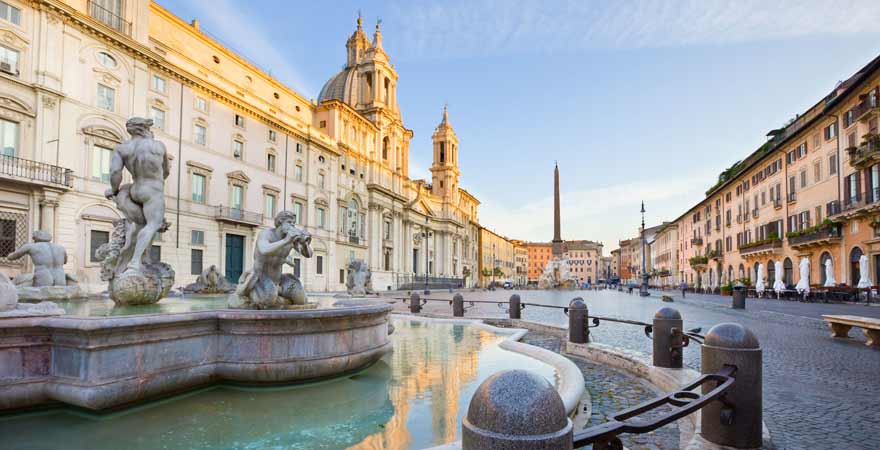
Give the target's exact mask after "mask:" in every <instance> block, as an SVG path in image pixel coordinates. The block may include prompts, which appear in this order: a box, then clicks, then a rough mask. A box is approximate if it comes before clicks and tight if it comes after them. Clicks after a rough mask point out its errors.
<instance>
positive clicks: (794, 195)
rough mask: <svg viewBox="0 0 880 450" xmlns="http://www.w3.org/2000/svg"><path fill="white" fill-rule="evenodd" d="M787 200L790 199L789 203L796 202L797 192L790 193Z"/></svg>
mask: <svg viewBox="0 0 880 450" xmlns="http://www.w3.org/2000/svg"><path fill="white" fill-rule="evenodd" d="M787 198H788V202H789V203H791V202H796V201H797V192H789V193H788V196H787Z"/></svg>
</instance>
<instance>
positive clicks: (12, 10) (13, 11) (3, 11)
mask: <svg viewBox="0 0 880 450" xmlns="http://www.w3.org/2000/svg"><path fill="white" fill-rule="evenodd" d="M0 19H3V20H5V21H7V22H12V23H14V24H16V25H21V10H20V9H18V8H17V7H15V6H12V5H10V4H9V3H6V2H3V1H0Z"/></svg>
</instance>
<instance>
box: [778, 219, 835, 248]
mask: <svg viewBox="0 0 880 450" xmlns="http://www.w3.org/2000/svg"><path fill="white" fill-rule="evenodd" d="M841 236H842V235H841V225H840V224H838V223H832V224H828V225H823V226H821V227H819V228H817V229H815V230H813V231H810V232H807V233H804V234H800V235H797V236H789V237H788V244H789V245H791V246H797V245H804V244H809V243H812V242H815V241H823V240H826V239H835V238H840V237H841Z"/></svg>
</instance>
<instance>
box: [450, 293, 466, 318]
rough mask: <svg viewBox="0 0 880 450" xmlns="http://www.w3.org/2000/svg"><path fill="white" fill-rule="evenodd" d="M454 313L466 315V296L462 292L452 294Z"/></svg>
mask: <svg viewBox="0 0 880 450" xmlns="http://www.w3.org/2000/svg"><path fill="white" fill-rule="evenodd" d="M452 315H453V316H454V317H464V297H463V296H462V295H461V294H455V295H454V296H452Z"/></svg>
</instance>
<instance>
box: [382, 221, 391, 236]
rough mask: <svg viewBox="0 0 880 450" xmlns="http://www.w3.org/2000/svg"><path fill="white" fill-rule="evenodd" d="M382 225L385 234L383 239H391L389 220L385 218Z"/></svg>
mask: <svg viewBox="0 0 880 450" xmlns="http://www.w3.org/2000/svg"><path fill="white" fill-rule="evenodd" d="M384 227H385V228H384V231H383V234H384V236H385V239H391V222H390V221H387V220H386V221H385V224H384Z"/></svg>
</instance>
